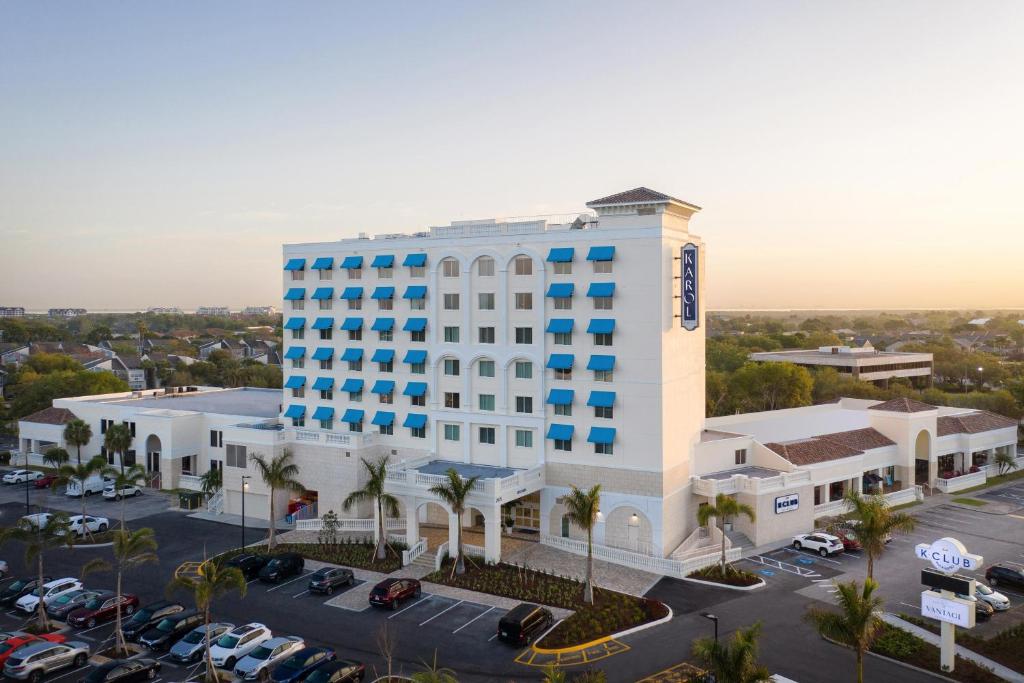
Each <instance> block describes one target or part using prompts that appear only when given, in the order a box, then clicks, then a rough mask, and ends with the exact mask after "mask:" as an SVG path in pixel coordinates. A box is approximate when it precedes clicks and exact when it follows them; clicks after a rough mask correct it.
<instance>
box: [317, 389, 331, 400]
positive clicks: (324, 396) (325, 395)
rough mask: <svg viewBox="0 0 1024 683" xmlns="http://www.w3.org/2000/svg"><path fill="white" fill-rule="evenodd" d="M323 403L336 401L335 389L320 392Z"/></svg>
mask: <svg viewBox="0 0 1024 683" xmlns="http://www.w3.org/2000/svg"><path fill="white" fill-rule="evenodd" d="M320 400H321V401H333V400H334V389H322V390H321V391H320Z"/></svg>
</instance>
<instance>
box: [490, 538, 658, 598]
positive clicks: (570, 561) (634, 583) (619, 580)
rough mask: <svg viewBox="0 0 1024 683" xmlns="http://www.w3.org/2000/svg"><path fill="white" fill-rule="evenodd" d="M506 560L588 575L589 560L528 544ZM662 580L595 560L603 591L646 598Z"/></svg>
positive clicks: (580, 576) (504, 557)
mask: <svg viewBox="0 0 1024 683" xmlns="http://www.w3.org/2000/svg"><path fill="white" fill-rule="evenodd" d="M502 560H504V561H505V562H509V563H515V564H521V565H522V564H525V565H526V566H527V567H529V568H531V569H542V570H544V571H547V572H551V573H554V574H558V575H560V576H572V577H576V578H578V579H583V578H584V577H585V576H586V575H587V558H586V557H584V556H582V555H575V554H573V553H569V552H566V551H564V550H559V549H558V548H552V547H551V546H547V545H542V544H540V543H531V542H529V541H526V542H524V543H523V545H522V546H521V547H520V548H519V549H517V550H516V551H514V552H512V553H508V554H503V555H502ZM661 578H662V577H661V575H660V574H651V573H648V572H645V571H641V570H639V569H632V568H630V567H623V566H622V565H618V564H612V563H610V562H602V561H601V560H594V584H595V585H597V586H600V587H601V588H607V589H609V590H614V591H619V592H621V593H629V594H630V595H643V594H644V593H646V592H647V591H648V590H649V589H650V587H651V586H653V585H654V584H655V583H657V582H658V581H659V580H661Z"/></svg>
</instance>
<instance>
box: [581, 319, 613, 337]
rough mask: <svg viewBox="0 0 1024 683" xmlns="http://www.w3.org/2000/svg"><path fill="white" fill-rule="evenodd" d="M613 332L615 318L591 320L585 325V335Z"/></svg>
mask: <svg viewBox="0 0 1024 683" xmlns="http://www.w3.org/2000/svg"><path fill="white" fill-rule="evenodd" d="M614 331H615V318H593V319H591V321H590V324H589V325H587V334H611V333H612V332H614Z"/></svg>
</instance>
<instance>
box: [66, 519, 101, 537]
mask: <svg viewBox="0 0 1024 683" xmlns="http://www.w3.org/2000/svg"><path fill="white" fill-rule="evenodd" d="M68 522H69V523H68V528H69V529H70V530H71V533H74V534H78V535H79V536H85V532H86V529H88V530H89V531H90V532H91V533H94V534H96V533H100V534H101V533H103V532H104V531H106V530H107V529H108V528H109V527H110V520H109V519H107V518H106V517H93V516H92V515H85V516H84V517H83V516H82V515H73V516H72V517H70V518H69V519H68Z"/></svg>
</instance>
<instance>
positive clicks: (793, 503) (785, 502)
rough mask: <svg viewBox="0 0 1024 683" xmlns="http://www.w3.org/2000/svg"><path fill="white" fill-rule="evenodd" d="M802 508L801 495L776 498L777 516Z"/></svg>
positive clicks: (791, 494)
mask: <svg viewBox="0 0 1024 683" xmlns="http://www.w3.org/2000/svg"><path fill="white" fill-rule="evenodd" d="M799 507H800V494H797V493H790V494H789V495H787V496H777V497H776V498H775V514H777V515H779V514H782V513H783V512H792V511H793V510H796V509H798V508H799Z"/></svg>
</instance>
